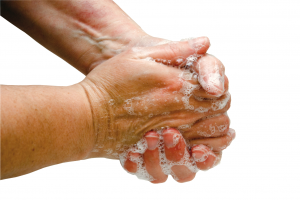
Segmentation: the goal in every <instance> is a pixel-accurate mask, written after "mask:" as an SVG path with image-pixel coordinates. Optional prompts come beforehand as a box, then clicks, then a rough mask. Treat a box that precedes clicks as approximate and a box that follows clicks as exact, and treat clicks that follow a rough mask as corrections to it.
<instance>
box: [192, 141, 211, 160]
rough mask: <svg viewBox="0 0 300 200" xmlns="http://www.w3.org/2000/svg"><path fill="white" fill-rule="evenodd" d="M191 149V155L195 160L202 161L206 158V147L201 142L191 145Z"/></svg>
mask: <svg viewBox="0 0 300 200" xmlns="http://www.w3.org/2000/svg"><path fill="white" fill-rule="evenodd" d="M192 151H193V153H192V156H193V158H194V160H195V161H196V162H204V161H205V160H206V159H207V158H208V153H209V152H208V149H207V147H205V146H204V145H202V144H201V145H197V146H195V147H193V150H192Z"/></svg>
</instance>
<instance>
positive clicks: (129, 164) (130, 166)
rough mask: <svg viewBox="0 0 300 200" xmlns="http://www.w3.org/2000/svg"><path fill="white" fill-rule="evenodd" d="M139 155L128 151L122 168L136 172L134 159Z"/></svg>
mask: <svg viewBox="0 0 300 200" xmlns="http://www.w3.org/2000/svg"><path fill="white" fill-rule="evenodd" d="M139 157H140V154H139V153H133V152H129V153H128V155H127V158H126V160H125V163H124V169H125V170H127V171H128V172H130V173H136V172H137V162H136V160H137V159H138V158H139Z"/></svg>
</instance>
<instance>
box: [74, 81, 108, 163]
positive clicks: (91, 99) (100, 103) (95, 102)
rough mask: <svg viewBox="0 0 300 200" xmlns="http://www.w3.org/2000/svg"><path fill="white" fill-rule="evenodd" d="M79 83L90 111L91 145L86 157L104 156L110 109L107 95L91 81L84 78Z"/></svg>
mask: <svg viewBox="0 0 300 200" xmlns="http://www.w3.org/2000/svg"><path fill="white" fill-rule="evenodd" d="M79 85H80V86H81V88H83V90H84V92H85V101H86V102H87V104H88V105H89V110H90V113H91V121H90V123H91V126H92V134H91V141H93V142H92V146H89V148H88V149H89V153H88V155H87V158H92V157H105V155H106V152H105V151H106V150H107V149H109V145H110V144H109V143H108V142H107V137H108V133H109V127H110V112H111V111H110V110H109V105H108V102H109V99H110V98H109V97H108V94H107V93H106V92H105V90H104V89H103V88H102V87H101V86H99V85H95V84H94V83H93V82H92V81H90V80H89V79H88V78H86V79H85V80H84V81H82V82H80V83H79Z"/></svg>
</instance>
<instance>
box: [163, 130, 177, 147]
mask: <svg viewBox="0 0 300 200" xmlns="http://www.w3.org/2000/svg"><path fill="white" fill-rule="evenodd" d="M163 137H164V143H165V146H166V147H167V148H173V147H175V146H176V145H177V144H178V142H179V139H180V135H179V134H178V133H174V132H173V131H172V130H167V131H166V132H164V135H163Z"/></svg>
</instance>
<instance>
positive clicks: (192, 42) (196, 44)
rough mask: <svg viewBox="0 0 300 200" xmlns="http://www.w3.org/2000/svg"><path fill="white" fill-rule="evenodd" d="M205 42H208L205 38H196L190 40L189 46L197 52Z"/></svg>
mask: <svg viewBox="0 0 300 200" xmlns="http://www.w3.org/2000/svg"><path fill="white" fill-rule="evenodd" d="M207 42H208V38H207V37H198V38H194V39H192V40H190V41H189V44H190V45H191V47H192V48H194V49H196V50H199V49H201V48H202V47H204V46H205V44H206V43H207Z"/></svg>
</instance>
